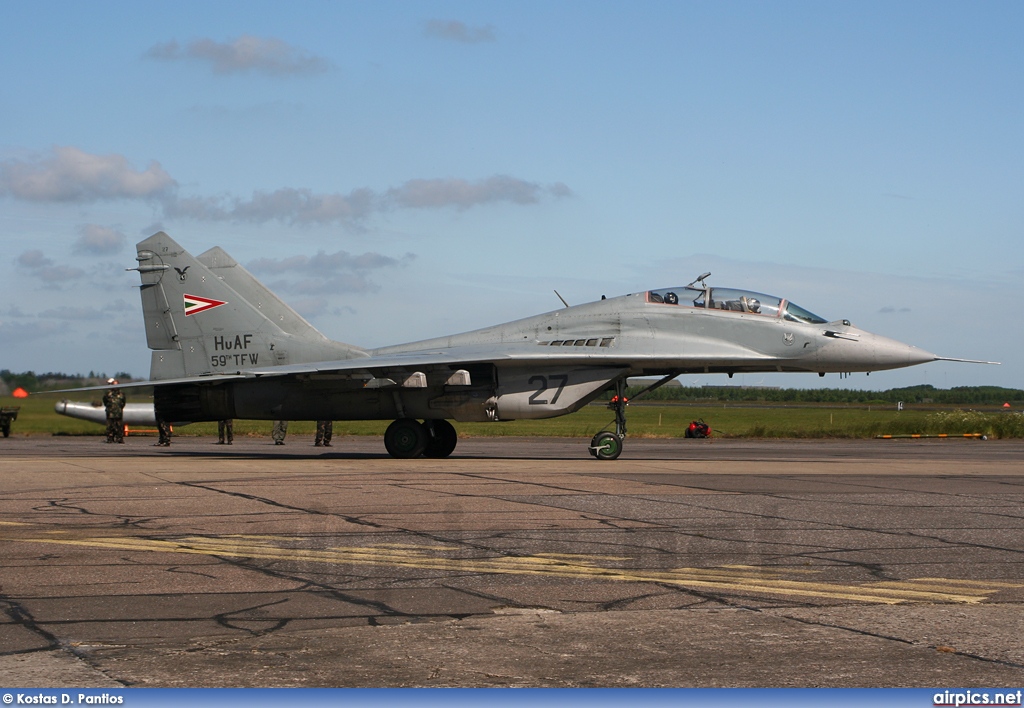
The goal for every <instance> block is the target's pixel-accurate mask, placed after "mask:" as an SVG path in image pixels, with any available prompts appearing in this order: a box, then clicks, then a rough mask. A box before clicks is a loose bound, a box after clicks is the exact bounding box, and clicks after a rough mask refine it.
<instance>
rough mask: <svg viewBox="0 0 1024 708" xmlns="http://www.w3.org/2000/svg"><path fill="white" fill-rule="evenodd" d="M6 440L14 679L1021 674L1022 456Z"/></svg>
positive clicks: (2, 532) (478, 443)
mask: <svg viewBox="0 0 1024 708" xmlns="http://www.w3.org/2000/svg"><path fill="white" fill-rule="evenodd" d="M152 442H153V440H152V439H151V438H145V437H134V438H129V439H128V440H127V442H126V444H125V445H124V446H112V445H106V444H104V443H102V442H101V441H100V439H99V438H57V437H55V438H41V437H12V438H8V439H4V440H0V609H2V612H0V682H2V683H4V684H5V685H8V686H12V687H13V686H18V687H26V688H29V687H64V686H67V687H121V686H195V687H218V686H336V687H343V686H607V687H628V686H638V687H639V686H786V687H788V686H843V687H846V686H929V687H931V686H935V687H951V686H978V687H984V686H996V687H1006V688H1019V687H1021V684H1022V683H1024V678H1022V677H1024V672H1022V668H1024V649H1022V647H1024V642H1022V641H1021V640H1022V636H1024V613H1022V612H1021V610H1022V601H1024V565H1022V561H1024V530H1022V526H1024V443H1022V442H1019V441H987V442H981V441H974V440H915V441H910V440H907V441H903V440H892V441H875V440H870V441H867V440H863V441H729V440H710V441H709V440H699V441H694V440H642V439H630V440H628V441H627V445H626V450H625V452H624V454H623V456H622V457H621V458H620V459H619V460H617V461H615V462H599V461H596V460H593V459H592V458H591V457H590V456H589V455H588V454H587V453H586V448H585V442H586V441H583V440H566V439H557V438H555V439H551V438H543V439H522V438H519V439H515V438H486V439H482V438H480V439H472V438H471V439H465V440H461V441H460V443H459V447H458V449H457V450H456V452H455V454H454V455H453V456H452V457H451V458H449V459H447V460H424V459H421V460H393V459H391V458H389V457H387V456H386V454H385V453H384V451H383V445H382V443H381V441H380V440H379V439H376V438H342V439H340V440H336V444H335V446H334V447H333V448H331V449H330V450H328V451H323V450H322V449H319V448H316V449H315V448H313V447H312V445H311V442H312V441H311V440H310V439H307V438H304V437H301V436H293V437H290V438H289V439H288V444H287V445H285V446H284V447H275V446H273V445H272V444H270V442H269V441H268V440H266V439H261V438H242V439H236V441H235V445H233V446H231V447H226V446H217V445H212V444H211V443H212V441H211V440H210V439H208V438H177V439H175V441H174V444H173V445H172V446H171V447H170V448H157V447H153V446H152Z"/></svg>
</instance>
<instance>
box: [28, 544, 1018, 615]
mask: <svg viewBox="0 0 1024 708" xmlns="http://www.w3.org/2000/svg"><path fill="white" fill-rule="evenodd" d="M257 538H258V537H257ZM10 540H21V541H27V542H31V543H50V544H60V545H71V546H83V547H91V548H106V549H117V550H128V551H144V552H157V553H186V554H193V555H208V556H221V557H224V556H230V557H241V558H255V559H261V560H269V561H285V562H293V563H294V562H312V563H328V564H333V565H374V566H392V567H406V568H416V569H418V570H436V571H444V572H457V573H479V574H505V575H538V576H548V577H562V578H586V579H593V580H608V581H612V580H614V581H625V582H640V583H664V584H671V585H678V586H681V587H688V588H694V589H702V588H703V589H709V590H716V591H730V590H731V591H741V592H751V593H759V594H767V595H782V596H792V597H818V598H827V599H839V600H852V601H857V602H871V603H879V604H897V603H902V602H959V603H976V602H980V601H981V600H982V599H984V597H985V596H987V595H988V594H991V593H993V592H997V591H998V589H999V588H1000V587H1022V586H1021V585H1013V584H1008V583H992V584H991V585H989V586H986V585H985V584H984V583H983V582H982V581H976V582H977V583H978V588H977V589H975V588H970V589H963V588H961V589H954V588H951V587H950V585H952V584H953V583H955V581H946V580H944V579H941V578H934V579H926V580H927V584H919V583H915V582H913V581H908V582H906V583H903V584H896V585H899V587H881V586H880V585H879V584H877V583H875V584H869V585H840V584H834V583H814V582H807V581H800V580H784V579H780V578H777V577H766V573H765V572H764V569H763V568H757V567H754V568H749V567H748V569H743V568H735V567H734V568H731V569H729V568H676V569H673V570H669V571H643V570H630V569H620V568H603V567H600V566H597V565H594V564H591V563H586V562H583V558H591V557H587V556H584V557H583V558H581V559H580V560H577V561H572V562H570V561H568V560H562V559H559V558H554V557H550V556H547V557H545V556H502V557H498V558H489V559H458V558H441V557H437V556H432V555H429V554H427V553H424V552H423V551H422V550H420V551H419V552H417V551H414V550H412V549H409V550H402V551H398V550H394V549H390V550H389V549H385V548H381V547H345V546H341V547H336V548H329V549H323V550H319V549H307V548H282V547H279V546H273V545H269V544H266V543H259V542H258V541H250V542H245V541H243V540H241V539H239V540H237V541H231V540H228V539H223V538H208V537H196V536H194V537H188V538H183V539H180V540H156V539H152V540H151V539H142V538H135V537H91V538H82V539H70V538H67V539H58V538H52V537H51V538H22V539H15V538H11V539H10ZM775 574H777V572H776V571H775V570H774V569H773V571H772V572H771V573H770V575H775ZM904 586H905V587H904ZM986 589H987V592H986Z"/></svg>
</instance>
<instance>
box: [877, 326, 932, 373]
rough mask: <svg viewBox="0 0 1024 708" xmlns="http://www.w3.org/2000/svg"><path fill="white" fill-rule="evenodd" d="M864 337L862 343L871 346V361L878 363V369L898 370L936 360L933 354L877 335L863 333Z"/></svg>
mask: <svg viewBox="0 0 1024 708" xmlns="http://www.w3.org/2000/svg"><path fill="white" fill-rule="evenodd" d="M865 335H867V337H866V339H867V341H865V342H864V343H865V344H869V345H870V346H871V348H872V350H873V359H874V360H875V361H876V362H878V365H879V368H880V369H898V368H900V367H903V366H914V365H916V364H925V363H927V362H929V361H935V360H936V359H937V358H938V357H936V355H935V354H932V353H931V352H929V351H925V350H924V349H920V348H918V347H915V346H913V345H911V344H904V343H903V342H898V341H896V340H895V339H889V338H888V337H881V336H879V335H877V334H871V335H868V334H867V333H866V332H865Z"/></svg>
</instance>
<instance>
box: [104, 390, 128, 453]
mask: <svg viewBox="0 0 1024 708" xmlns="http://www.w3.org/2000/svg"><path fill="white" fill-rule="evenodd" d="M107 383H108V384H110V385H111V386H114V387H115V388H111V389H109V390H108V391H107V392H106V393H105V394H103V408H104V409H105V410H106V413H107V442H108V443H121V444H122V445H123V444H124V403H125V401H124V393H123V392H122V391H121V389H119V388H116V386H117V379H107Z"/></svg>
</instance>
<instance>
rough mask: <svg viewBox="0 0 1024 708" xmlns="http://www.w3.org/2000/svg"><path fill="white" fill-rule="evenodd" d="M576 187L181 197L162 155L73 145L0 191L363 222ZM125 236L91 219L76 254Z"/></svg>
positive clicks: (494, 183)
mask: <svg viewBox="0 0 1024 708" xmlns="http://www.w3.org/2000/svg"><path fill="white" fill-rule="evenodd" d="M572 194H573V192H572V190H571V189H570V188H569V187H568V186H566V185H565V184H563V183H561V182H557V183H554V184H550V185H547V186H545V185H541V184H539V183H537V182H529V181H527V180H523V179H519V178H518V177H512V176H509V175H493V176H491V177H485V178H483V179H479V180H475V181H471V180H466V179H460V178H455V177H448V178H431V179H412V180H408V181H407V182H405V183H403V184H402V185H400V186H398V187H392V188H390V189H387V190H385V191H383V192H377V191H374V190H373V189H370V188H368V187H360V188H357V189H353V190H352V191H350V192H348V193H347V194H343V193H340V192H328V193H316V192H314V191H313V190H311V189H306V188H295V187H282V188H280V189H276V190H273V191H256V192H253V194H252V197H251V198H249V199H243V198H240V197H235V196H232V195H224V196H180V195H179V194H178V183H177V182H176V181H175V180H174V179H173V178H172V177H171V176H170V175H169V174H168V173H167V172H166V171H165V170H164V169H163V168H162V167H161V166H160V164H159V163H158V162H155V161H153V162H150V164H149V166H148V167H147V168H146V169H145V170H136V169H134V168H132V166H131V165H130V164H129V162H128V159H127V158H125V157H124V156H123V155H93V154H90V153H87V152H84V151H83V150H80V149H78V148H75V147H56V148H54V149H53V151H52V153H51V154H50V155H48V156H46V157H40V158H37V159H35V160H8V161H6V162H3V163H0V197H3V196H11V197H14V198H17V199H22V200H27V201H35V202H78V203H88V202H96V201H102V200H112V199H134V200H140V201H144V202H149V203H152V204H155V205H158V206H159V207H160V208H161V209H162V215H163V216H164V217H165V218H169V219H170V218H187V219H194V220H196V221H231V222H235V223H256V224H262V223H269V222H272V221H280V222H283V223H287V224H340V225H343V226H346V227H348V228H353V229H358V228H361V225H362V222H364V221H365V220H366V219H367V218H369V217H370V216H372V215H374V214H378V213H383V212H388V211H392V210H394V209H442V208H448V207H454V208H456V209H459V210H465V209H470V208H472V207H476V206H483V205H487V204H495V203H501V202H506V203H511V204H518V205H523V206H525V205H531V204H537V203H539V202H540V201H542V200H544V199H548V198H550V199H562V198H565V197H570V196H572ZM124 242H125V237H124V236H123V235H122V234H120V233H119V232H117V231H115V230H113V229H109V228H106V227H102V226H98V225H95V224H90V225H88V226H86V227H84V229H83V232H82V236H81V237H80V238H79V239H78V241H77V242H76V243H75V245H74V248H75V251H76V253H87V254H94V255H106V254H110V253H115V252H116V251H118V250H120V248H122V247H123V245H124Z"/></svg>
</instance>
